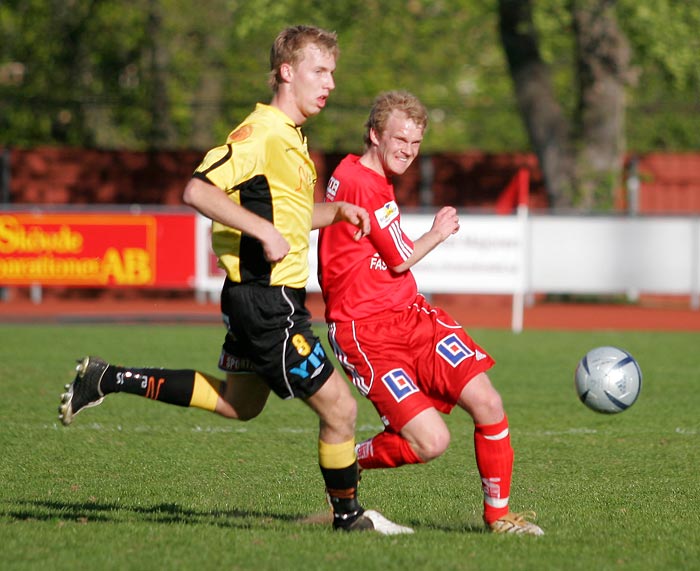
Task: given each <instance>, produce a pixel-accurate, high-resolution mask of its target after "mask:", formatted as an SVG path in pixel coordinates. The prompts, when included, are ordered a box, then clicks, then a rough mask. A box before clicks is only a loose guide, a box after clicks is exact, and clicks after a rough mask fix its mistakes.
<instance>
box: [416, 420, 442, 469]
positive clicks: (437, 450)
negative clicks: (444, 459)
mask: <svg viewBox="0 0 700 571" xmlns="http://www.w3.org/2000/svg"><path fill="white" fill-rule="evenodd" d="M449 445H450V431H449V430H447V428H446V427H441V428H440V429H436V430H431V431H429V432H427V431H426V432H424V433H422V434H421V435H420V436H419V437H418V438H416V439H415V440H414V442H412V443H411V446H412V447H413V450H414V452H415V453H416V454H417V455H418V457H419V458H420V459H421V460H422V461H423V462H430V461H431V460H434V459H435V458H437V457H438V456H441V455H442V454H443V453H444V452H445V450H447V447H448V446H449Z"/></svg>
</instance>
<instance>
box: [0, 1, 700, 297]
mask: <svg viewBox="0 0 700 571" xmlns="http://www.w3.org/2000/svg"><path fill="white" fill-rule="evenodd" d="M299 23H308V24H315V25H319V26H322V27H325V28H327V29H331V30H335V31H336V32H337V34H338V37H339V43H340V47H341V57H340V60H339V62H338V68H337V72H336V83H337V87H336V90H335V92H334V93H333V94H332V96H331V98H330V100H329V105H328V107H327V108H326V109H325V110H324V112H323V113H322V114H321V115H319V116H318V117H315V118H313V119H312V120H310V121H309V122H308V124H307V125H305V131H306V134H307V136H308V137H309V144H310V149H311V151H312V155H313V157H314V160H315V162H316V164H317V169H318V175H319V178H318V184H317V194H318V197H319V198H320V197H321V196H322V193H323V189H324V188H325V183H326V180H327V177H328V175H329V174H330V172H331V171H332V169H333V168H334V166H335V165H336V164H337V162H338V161H339V160H340V158H342V156H343V155H344V154H345V153H347V152H360V151H361V149H362V133H363V130H364V122H365V119H366V116H367V112H368V110H369V108H370V106H371V104H372V101H373V99H374V97H375V96H376V95H377V94H378V93H379V92H380V91H383V90H387V89H407V90H410V91H412V92H413V93H415V94H416V95H418V96H419V97H420V98H421V99H422V101H423V102H424V103H425V105H426V106H427V108H428V109H429V113H430V125H429V129H428V132H427V134H426V138H425V141H424V144H423V148H422V155H423V156H422V157H421V159H420V160H418V161H416V163H415V164H414V165H413V166H412V169H411V170H410V171H409V173H407V175H405V176H404V177H402V179H401V180H399V181H397V185H396V186H397V196H398V198H399V201H400V202H401V203H402V204H403V205H404V206H405V207H411V208H415V209H416V211H418V212H422V211H429V210H430V209H431V208H432V207H434V206H440V205H443V204H452V205H455V206H457V207H459V208H460V209H462V210H463V211H464V212H465V213H467V214H468V213H470V212H478V213H483V212H496V211H499V212H503V213H508V212H509V209H510V211H514V210H513V209H514V208H515V206H516V205H517V203H518V199H517V196H516V194H517V193H513V192H512V184H511V183H512V181H513V179H514V177H516V176H517V175H518V173H522V172H526V173H527V184H528V188H527V194H526V201H527V206H528V208H529V209H530V212H533V213H536V212H540V213H547V214H548V215H571V214H576V215H621V214H624V215H628V216H629V215H634V216H641V215H652V214H653V215H656V216H695V215H697V213H698V211H700V59H699V58H698V56H697V54H698V53H700V39H699V36H698V34H697V30H698V29H700V3H698V2H676V1H673V0H618V1H613V0H608V1H604V0H546V1H534V0H531V1H528V0H383V1H382V0H361V1H359V0H358V1H355V0H344V1H342V2H321V1H316V0H209V1H207V2H206V3H201V2H192V1H188V0H139V1H136V0H2V2H0V38H2V39H1V41H0V204H1V205H2V209H3V210H0V215H2V213H3V212H4V213H5V216H8V215H10V214H11V213H12V212H14V211H16V210H17V209H20V210H27V208H29V207H32V208H34V209H36V208H37V207H41V208H43V209H44V210H46V209H48V210H51V209H52V208H56V207H61V206H64V207H65V206H71V207H73V208H81V209H82V211H86V209H94V208H97V207H115V206H121V207H127V206H128V207H129V208H130V209H131V211H133V207H134V205H137V206H138V207H139V208H148V207H154V208H155V207H158V208H161V207H165V208H170V209H177V208H180V204H181V201H180V194H181V192H182V189H183V187H184V184H185V183H186V182H187V180H188V179H189V176H190V174H191V173H192V171H193V169H194V167H195V166H196V165H197V164H198V162H199V160H200V159H201V157H202V155H203V153H204V152H205V151H206V150H207V149H208V148H210V147H212V146H215V145H218V144H220V142H222V141H223V140H224V139H225V137H226V135H227V134H228V132H229V131H230V130H231V129H232V128H233V127H234V126H235V125H236V124H237V123H238V122H239V121H241V120H242V119H243V118H244V117H245V116H246V115H247V114H248V113H249V112H250V110H251V109H252V108H253V106H254V105H255V103H256V102H258V101H262V102H267V101H269V98H270V93H269V89H268V87H267V81H266V80H267V71H268V68H269V47H270V44H271V42H272V40H273V39H274V37H275V35H276V34H277V32H278V31H279V30H280V29H281V28H283V27H285V26H287V25H293V24H299ZM509 184H511V192H510V193H508V192H506V191H507V189H508V187H509ZM521 200H522V195H521ZM7 220H8V219H7V218H6V222H5V225H4V228H5V231H4V233H3V234H0V286H2V285H4V286H6V287H5V288H4V289H3V298H4V299H5V301H6V302H9V301H11V300H12V299H17V297H18V296H19V297H20V298H21V297H22V296H24V295H25V293H26V292H27V291H30V290H28V289H27V287H30V286H31V284H34V285H38V286H41V285H42V284H41V280H34V281H32V279H30V277H31V276H25V278H26V279H25V280H24V282H20V283H17V278H16V276H17V271H16V270H15V273H14V274H12V275H13V276H15V277H14V278H13V279H15V281H14V282H13V281H12V280H10V279H9V278H8V276H9V275H10V274H9V273H7V272H8V271H9V270H7V268H8V267H9V264H10V261H9V257H10V256H16V255H19V254H18V253H17V249H16V248H15V247H12V244H11V243H12V241H13V239H14V238H13V236H15V237H16V236H17V235H18V232H19V234H21V235H29V234H31V228H33V227H31V226H26V224H29V222H27V221H20V222H16V220H13V221H11V222H8V221H7ZM18 224H19V226H18ZM23 224H24V225H25V226H22V225H23ZM61 224H63V225H64V226H65V224H66V221H65V220H64V221H63V222H62V223H61V222H60V221H57V222H56V226H55V227H54V228H51V227H46V228H44V231H45V232H46V233H47V235H51V233H52V232H53V233H54V234H55V233H56V232H58V230H59V229H60V227H61ZM20 227H21V228H24V230H21V231H20V230H18V228H20ZM2 228H3V226H0V232H2ZM694 231H695V230H691V231H690V232H691V234H692V232H694ZM22 232H24V234H22ZM3 235H4V236H5V238H3ZM15 241H16V240H15ZM3 244H4V245H3ZM26 253H27V252H22V253H21V255H25V254H26ZM35 253H36V252H35ZM59 254H60V253H59V252H57V251H55V250H54V252H53V255H55V256H58V255H59ZM692 255H693V256H695V257H697V252H695V253H694V254H692ZM2 257H4V258H5V261H4V262H3V261H2ZM13 259H14V258H13ZM679 263H688V262H687V260H686V261H682V262H679ZM693 263H694V262H693ZM2 268H5V269H6V272H5V275H3V273H2V271H3V270H2ZM692 272H695V273H694V274H693V275H692V276H691V278H690V279H691V282H692V280H695V279H696V277H697V276H696V274H697V272H696V271H695V269H691V273H692ZM3 281H4V282H5V283H4V284H3V283H2V282H3ZM43 285H44V286H48V287H50V286H51V284H50V283H45V284H43ZM53 285H56V284H53ZM73 285H76V284H68V287H67V289H66V288H65V287H64V288H63V289H61V288H60V287H58V289H55V292H59V293H60V294H61V295H63V296H66V295H75V294H74V293H71V292H69V291H67V290H72V286H73ZM77 285H79V286H81V287H82V288H83V289H82V291H83V292H87V291H88V290H89V289H90V287H92V285H94V284H92V285H90V284H88V285H86V284H85V283H83V284H82V285H81V284H77ZM111 285H114V284H111ZM15 286H16V287H15ZM25 286H26V287H25ZM696 286H697V284H695V286H693V284H692V283H690V284H689V286H688V288H686V289H688V294H689V295H693V292H692V291H691V290H692V288H693V287H696ZM93 289H94V288H93ZM98 289H101V288H98ZM184 289H185V290H187V289H188V288H184ZM34 291H35V292H36V291H37V290H36V288H35V290H34ZM47 291H51V290H50V289H49V290H47V289H46V287H44V295H43V299H44V300H45V299H46V295H45V294H46V292H47ZM549 293H552V292H549ZM564 293H566V292H564ZM652 293H653V292H652ZM659 293H663V292H659ZM39 297H41V296H39V295H38V294H36V293H35V294H34V299H35V301H37V300H38V298H39ZM6 307H7V306H6Z"/></svg>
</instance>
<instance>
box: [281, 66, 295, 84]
mask: <svg viewBox="0 0 700 571" xmlns="http://www.w3.org/2000/svg"><path fill="white" fill-rule="evenodd" d="M293 74H294V70H293V69H292V65H291V64H289V63H283V64H282V65H281V66H280V77H281V78H282V80H283V81H286V82H290V81H292V75H293Z"/></svg>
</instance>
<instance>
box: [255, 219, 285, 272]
mask: <svg viewBox="0 0 700 571" xmlns="http://www.w3.org/2000/svg"><path fill="white" fill-rule="evenodd" d="M261 243H262V247H263V254H264V256H265V259H266V260H267V261H268V262H270V263H272V264H275V263H277V262H281V261H282V260H283V259H284V257H285V256H286V255H287V254H289V250H290V246H289V242H287V240H286V239H285V237H284V236H282V234H280V233H279V231H278V230H277V228H275V227H274V226H273V227H272V231H270V233H269V235H268V236H266V237H265V239H264V240H261Z"/></svg>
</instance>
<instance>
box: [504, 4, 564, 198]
mask: <svg viewBox="0 0 700 571" xmlns="http://www.w3.org/2000/svg"><path fill="white" fill-rule="evenodd" d="M498 4H499V16H500V32H501V41H502V42H503V47H504V49H505V54H506V58H507V60H508V67H509V69H510V73H511V76H512V78H513V84H514V88H515V94H516V98H517V101H518V107H519V109H520V114H521V115H522V117H523V120H524V122H525V127H526V129H527V133H528V136H529V138H530V143H531V145H532V148H533V150H534V151H535V154H536V155H537V158H538V159H539V163H540V168H541V169H542V174H543V177H544V183H545V186H546V189H547V195H548V196H549V201H550V205H551V206H552V207H554V208H556V207H567V206H571V205H572V199H573V196H572V190H571V189H572V183H573V176H574V172H573V171H574V163H573V156H572V148H571V137H570V127H569V125H568V121H567V119H566V117H565V116H564V114H563V112H562V109H561V106H560V105H559V103H558V102H557V100H556V99H555V97H554V91H553V89H552V84H551V80H550V76H549V69H548V68H547V65H546V64H545V63H544V62H543V61H542V58H541V56H540V53H539V46H538V39H537V34H536V31H535V26H534V23H533V19H532V5H531V1H530V0H499V3H498Z"/></svg>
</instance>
